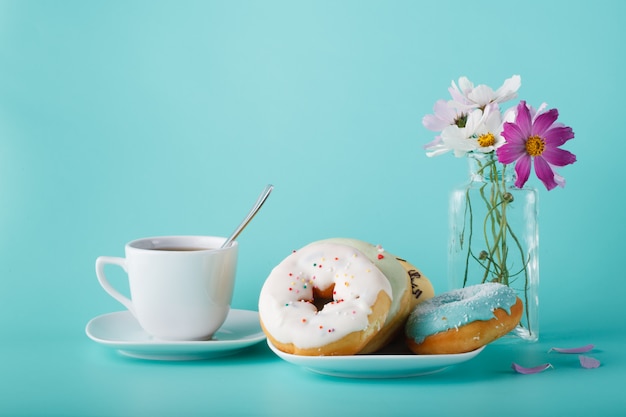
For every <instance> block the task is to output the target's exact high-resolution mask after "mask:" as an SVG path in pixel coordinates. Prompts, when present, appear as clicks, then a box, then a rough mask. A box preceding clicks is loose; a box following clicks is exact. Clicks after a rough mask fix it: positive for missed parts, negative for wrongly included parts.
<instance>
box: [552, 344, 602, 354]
mask: <svg viewBox="0 0 626 417" xmlns="http://www.w3.org/2000/svg"><path fill="white" fill-rule="evenodd" d="M593 348H594V346H593V345H585V346H581V347H575V348H558V347H553V348H550V350H549V351H548V353H549V352H552V351H554V352H559V353H585V352H589V351H590V350H592V349H593Z"/></svg>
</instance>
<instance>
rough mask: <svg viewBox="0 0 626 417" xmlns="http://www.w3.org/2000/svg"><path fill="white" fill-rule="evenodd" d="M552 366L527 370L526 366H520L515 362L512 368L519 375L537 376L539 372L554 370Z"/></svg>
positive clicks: (541, 366) (544, 365)
mask: <svg viewBox="0 0 626 417" xmlns="http://www.w3.org/2000/svg"><path fill="white" fill-rule="evenodd" d="M552 367H553V366H552V364H550V363H544V364H543V365H539V366H533V367H532V368H526V367H524V366H521V365H518V364H516V363H515V362H513V363H512V364H511V368H513V370H514V371H515V372H517V373H519V374H524V375H529V374H537V373H539V372H543V371H545V370H546V369H548V368H552Z"/></svg>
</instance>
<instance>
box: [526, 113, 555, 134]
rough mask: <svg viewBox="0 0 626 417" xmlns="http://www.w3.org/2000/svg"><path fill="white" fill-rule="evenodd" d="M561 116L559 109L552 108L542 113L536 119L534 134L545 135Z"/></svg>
mask: <svg viewBox="0 0 626 417" xmlns="http://www.w3.org/2000/svg"><path fill="white" fill-rule="evenodd" d="M558 117H559V111H558V110H557V109H550V110H548V111H547V112H545V113H541V114H540V115H539V116H537V118H536V119H535V122H534V123H533V127H532V134H533V135H539V136H544V134H545V133H546V131H547V130H548V129H549V128H550V126H552V124H553V123H554V122H556V119H558Z"/></svg>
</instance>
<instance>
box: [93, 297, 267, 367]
mask: <svg viewBox="0 0 626 417" xmlns="http://www.w3.org/2000/svg"><path fill="white" fill-rule="evenodd" d="M85 332H86V333H87V336H89V337H90V338H91V339H92V340H94V341H96V342H98V343H100V344H103V345H105V346H109V347H112V348H115V349H117V350H118V351H119V352H120V353H122V354H123V355H127V356H132V357H135V358H142V359H152V360H170V361H171V360H197V359H210V358H217V357H221V356H226V355H232V354H234V353H237V352H239V351H240V350H242V349H244V348H246V347H248V346H251V345H253V344H255V343H258V342H260V341H262V340H263V339H265V334H263V331H262V330H261V326H260V324H259V313H257V312H256V311H248V310H235V309H231V310H230V312H229V313H228V317H227V318H226V321H225V322H224V324H223V325H222V327H221V328H220V329H219V330H218V331H217V332H216V333H215V335H214V336H213V338H212V339H211V340H205V341H189V342H187V341H180V342H179V341H163V340H158V339H154V338H152V337H151V336H150V335H148V334H147V333H146V332H145V331H144V330H143V329H142V328H141V327H140V326H139V323H137V320H136V319H135V317H133V315H132V314H131V313H130V312H129V311H118V312H115V313H109V314H104V315H102V316H98V317H96V318H94V319H92V320H91V321H89V323H87V327H86V328H85Z"/></svg>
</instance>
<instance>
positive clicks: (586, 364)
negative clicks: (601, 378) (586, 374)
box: [578, 355, 600, 369]
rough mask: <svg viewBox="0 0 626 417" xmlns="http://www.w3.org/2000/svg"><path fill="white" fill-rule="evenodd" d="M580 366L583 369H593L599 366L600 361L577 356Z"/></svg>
mask: <svg viewBox="0 0 626 417" xmlns="http://www.w3.org/2000/svg"><path fill="white" fill-rule="evenodd" d="M578 359H579V360H580V366H582V367H583V368H585V369H594V368H597V367H599V366H600V361H599V360H597V359H595V358H592V357H590V356H585V355H578Z"/></svg>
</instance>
